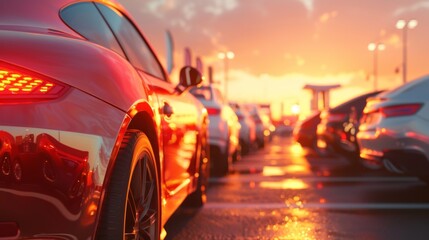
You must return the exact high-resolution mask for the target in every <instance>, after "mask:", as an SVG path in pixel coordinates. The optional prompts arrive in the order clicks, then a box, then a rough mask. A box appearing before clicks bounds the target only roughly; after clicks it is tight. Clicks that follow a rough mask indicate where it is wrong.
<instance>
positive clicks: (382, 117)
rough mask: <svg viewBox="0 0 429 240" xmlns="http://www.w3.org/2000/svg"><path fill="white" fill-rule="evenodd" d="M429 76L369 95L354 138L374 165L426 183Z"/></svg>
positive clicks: (366, 159) (428, 141)
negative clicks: (376, 94)
mask: <svg viewBox="0 0 429 240" xmlns="http://www.w3.org/2000/svg"><path fill="white" fill-rule="evenodd" d="M428 89H429V76H425V77H422V78H419V79H416V80H414V81H410V82H407V83H406V84H404V85H402V86H400V87H398V88H396V89H393V90H391V91H387V92H385V93H382V94H380V95H378V96H377V97H375V98H372V99H371V100H370V101H369V102H368V103H367V105H366V107H365V109H364V116H363V118H362V121H361V124H360V126H359V132H358V134H357V139H358V142H359V145H360V147H361V148H360V156H361V157H362V158H363V159H364V160H365V161H366V162H367V163H368V164H371V165H373V166H378V168H381V167H382V166H385V167H386V169H387V170H389V171H391V172H394V173H400V174H407V175H412V176H417V177H419V178H421V179H422V180H424V181H426V182H429V128H428V126H429V95H428V94H427V92H428Z"/></svg>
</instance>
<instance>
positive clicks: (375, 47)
mask: <svg viewBox="0 0 429 240" xmlns="http://www.w3.org/2000/svg"><path fill="white" fill-rule="evenodd" d="M384 49H386V46H385V45H384V44H383V43H370V44H368V50H369V51H371V52H373V53H374V54H373V56H374V59H373V75H374V91H377V81H378V70H377V68H378V65H377V61H378V59H377V58H378V51H383V50H384Z"/></svg>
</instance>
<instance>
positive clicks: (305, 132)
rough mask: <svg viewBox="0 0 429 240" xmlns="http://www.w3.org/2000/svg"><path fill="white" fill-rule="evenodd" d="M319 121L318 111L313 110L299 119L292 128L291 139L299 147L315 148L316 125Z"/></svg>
mask: <svg viewBox="0 0 429 240" xmlns="http://www.w3.org/2000/svg"><path fill="white" fill-rule="evenodd" d="M319 123H320V111H316V112H313V113H312V114H310V115H309V116H308V117H306V118H305V119H304V120H302V121H299V122H298V123H297V124H296V125H295V127H294V129H293V133H292V136H293V139H294V141H295V142H298V143H299V144H300V145H301V147H303V148H308V149H312V150H317V134H316V132H317V125H318V124H319Z"/></svg>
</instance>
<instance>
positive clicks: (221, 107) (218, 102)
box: [190, 85, 241, 176]
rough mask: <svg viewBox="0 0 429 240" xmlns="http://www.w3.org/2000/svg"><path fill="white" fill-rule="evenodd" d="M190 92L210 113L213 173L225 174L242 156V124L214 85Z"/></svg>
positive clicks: (216, 174)
mask: <svg viewBox="0 0 429 240" xmlns="http://www.w3.org/2000/svg"><path fill="white" fill-rule="evenodd" d="M190 93H191V94H192V95H194V96H195V97H196V98H197V99H198V100H199V101H200V102H201V103H202V104H203V105H204V107H205V108H206V109H207V112H208V114H209V140H208V142H209V145H210V155H211V159H212V161H211V162H210V171H211V174H212V175H214V176H224V175H226V174H228V172H229V171H230V169H231V166H232V163H233V162H234V161H236V160H237V159H238V158H239V157H240V156H241V149H240V145H239V136H240V128H241V125H240V122H239V121H238V117H237V115H236V114H235V112H234V110H232V108H231V107H230V106H229V105H228V103H227V102H225V100H224V98H223V96H222V93H221V92H220V91H219V89H217V88H216V87H214V86H213V85H206V86H198V87H193V88H191V89H190Z"/></svg>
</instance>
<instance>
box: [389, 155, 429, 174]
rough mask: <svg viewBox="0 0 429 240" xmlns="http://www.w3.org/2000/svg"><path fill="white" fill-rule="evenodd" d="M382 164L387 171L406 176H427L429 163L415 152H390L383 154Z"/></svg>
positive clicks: (424, 157)
mask: <svg viewBox="0 0 429 240" xmlns="http://www.w3.org/2000/svg"><path fill="white" fill-rule="evenodd" d="M383 164H384V165H385V166H386V168H387V169H388V170H389V171H395V172H396V173H404V174H406V175H412V176H418V177H424V176H429V161H428V159H427V158H426V156H425V155H424V154H423V153H422V152H420V151H417V150H412V149H407V150H392V151H387V152H385V153H384V156H383Z"/></svg>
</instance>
